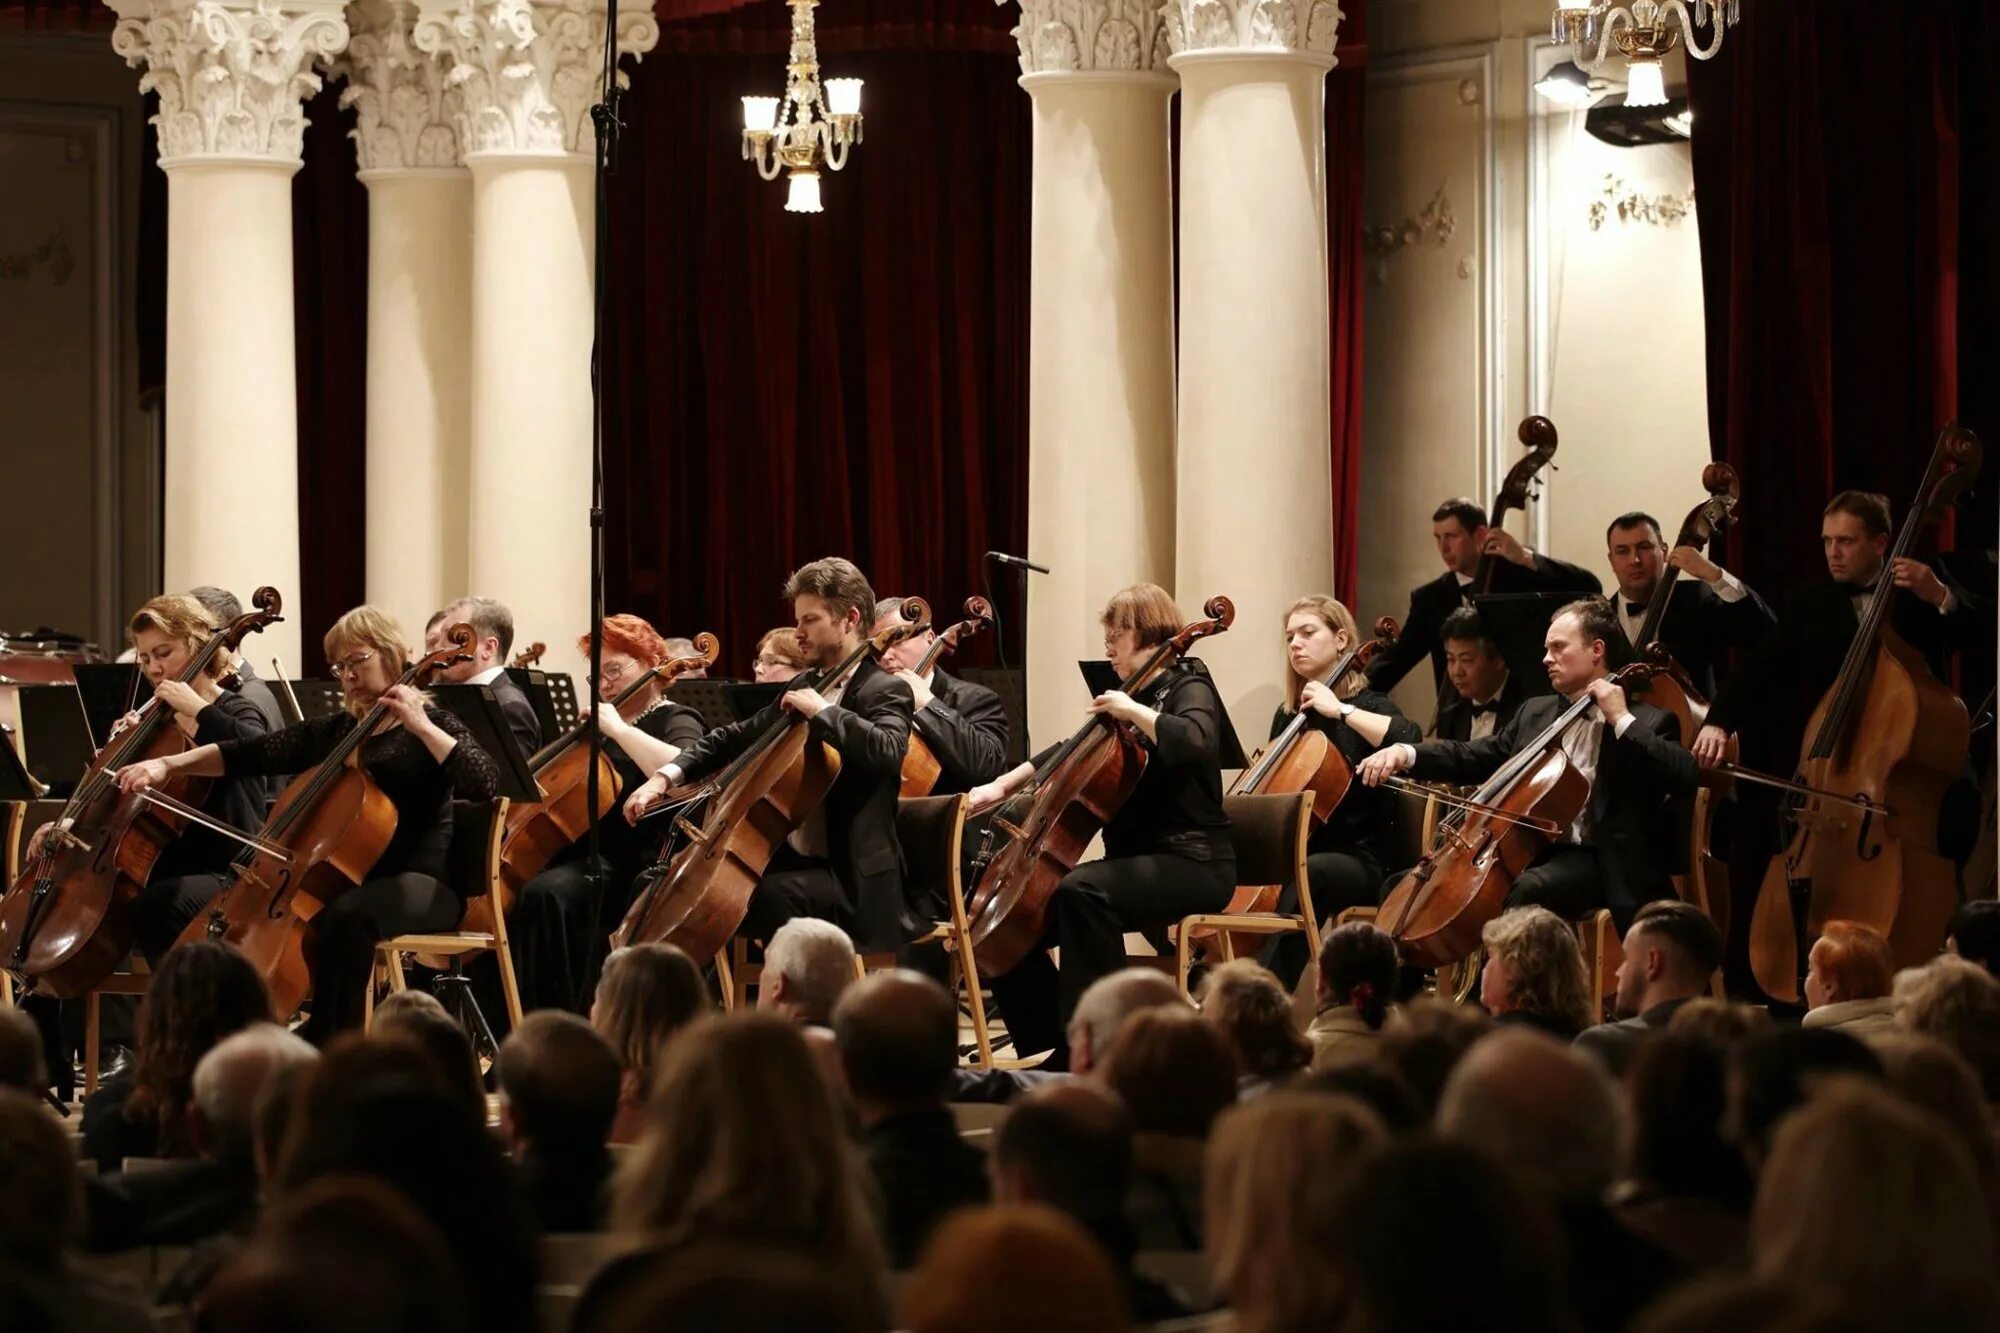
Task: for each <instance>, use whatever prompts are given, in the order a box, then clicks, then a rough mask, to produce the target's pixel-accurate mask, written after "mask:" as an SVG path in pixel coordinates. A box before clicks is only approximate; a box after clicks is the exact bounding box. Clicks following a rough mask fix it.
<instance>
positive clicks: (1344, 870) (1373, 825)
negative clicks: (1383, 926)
mask: <svg viewBox="0 0 2000 1333" xmlns="http://www.w3.org/2000/svg"><path fill="white" fill-rule="evenodd" d="M1360 640H1361V632H1360V630H1359V629H1358V628H1356V626H1355V623H1354V613H1353V612H1352V611H1349V610H1348V609H1347V608H1346V607H1345V606H1343V605H1341V604H1340V603H1339V602H1338V601H1336V600H1334V599H1333V598H1331V597H1327V596H1324V595H1321V594H1317V593H1315V594H1314V595H1312V596H1310V597H1301V598H1299V600H1298V601H1296V602H1293V603H1292V604H1291V606H1290V608H1289V609H1287V610H1286V612H1285V702H1284V703H1283V704H1282V705H1280V706H1279V708H1278V711H1277V713H1276V714H1275V715H1274V716H1273V717H1272V718H1271V735H1272V737H1273V738H1275V737H1276V736H1277V734H1278V733H1279V732H1281V731H1283V730H1284V729H1285V728H1286V727H1288V726H1290V725H1291V723H1292V719H1293V718H1295V717H1297V716H1298V715H1299V714H1301V713H1303V714H1304V715H1305V720H1306V725H1307V726H1309V727H1311V728H1313V729H1314V730H1316V731H1318V732H1321V733H1322V734H1324V735H1325V736H1326V738H1327V740H1328V741H1329V742H1331V743H1332V745H1333V747H1334V748H1335V749H1336V750H1338V751H1340V753H1341V755H1342V757H1343V758H1345V759H1346V760H1347V762H1348V763H1349V764H1350V765H1354V764H1359V763H1360V762H1361V761H1362V760H1363V759H1366V758H1367V757H1368V756H1369V755H1371V754H1374V753H1375V752H1376V751H1377V750H1379V749H1381V748H1382V747H1383V746H1385V745H1397V744H1410V745H1414V744H1416V743H1417V742H1418V741H1420V740H1422V739H1423V738H1424V733H1423V728H1421V727H1419V726H1418V725H1417V724H1416V723H1414V722H1412V721H1410V719H1408V718H1407V717H1404V716H1403V710H1402V709H1400V708H1398V707H1396V702H1395V700H1393V699H1391V698H1390V697H1389V696H1388V695H1386V694H1384V693H1382V692H1381V691H1380V690H1378V689H1376V688H1374V687H1373V686H1372V685H1370V684H1369V683H1368V676H1367V673H1365V672H1363V671H1362V670H1360V669H1359V668H1355V669H1351V670H1349V671H1347V672H1346V673H1345V674H1343V675H1342V676H1341V678H1340V679H1339V680H1337V681H1332V682H1329V681H1328V680H1327V676H1328V675H1329V674H1330V673H1331V672H1332V671H1333V668H1334V666H1335V664H1336V663H1338V662H1339V661H1340V659H1341V658H1342V657H1344V656H1346V655H1347V653H1348V652H1349V650H1351V649H1352V648H1353V647H1354V646H1355V645H1356V644H1357V643H1359V642H1360ZM1395 809H1396V806H1395V794H1394V793H1393V792H1390V791H1387V790H1385V789H1383V788H1381V787H1370V786H1366V785H1364V784H1362V783H1359V782H1356V783H1354V784H1352V785H1351V786H1349V787H1348V789H1347V795H1346V796H1345V797H1343V798H1342V799H1341V802H1340V804H1339V805H1338V806H1336V807H1335V808H1334V811H1333V814H1332V815H1331V816H1330V817H1329V818H1328V819H1327V821H1326V823H1324V824H1322V825H1320V826H1319V827H1318V828H1316V829H1314V830H1313V834H1312V841H1311V842H1310V843H1309V844H1307V851H1308V852H1309V853H1310V855H1309V856H1308V857H1307V858H1306V876H1307V878H1308V880H1310V882H1311V884H1312V895H1313V906H1314V907H1315V908H1316V909H1318V914H1319V917H1320V919H1321V920H1323V921H1331V920H1333V919H1334V918H1335V917H1336V916H1338V915H1339V914H1340V913H1341V912H1342V911H1343V910H1344V909H1346V908H1349V907H1373V906H1374V905H1375V904H1376V903H1377V902H1378V901H1380V898H1381V893H1382V885H1383V880H1384V879H1385V878H1386V877H1387V875H1388V867H1387V865H1386V864H1384V859H1383V858H1384V854H1385V853H1386V851H1387V850H1388V841H1389V829H1390V824H1391V821H1392V820H1393V819H1394V817H1395ZM1278 910H1279V911H1280V912H1296V911H1298V910H1299V895H1298V891H1297V889H1295V888H1294V887H1292V886H1291V885H1286V886H1285V888H1284V891H1283V893H1282V894H1281V895H1280V896H1279V899H1278ZM1311 946H1312V942H1311V941H1310V940H1308V939H1306V937H1305V936H1304V935H1301V934H1299V933H1297V932H1296V931H1294V932H1293V933H1291V934H1289V935H1273V936H1272V937H1271V938H1270V941H1269V942H1268V943H1267V944H1266V945H1265V946H1264V954H1263V958H1262V960H1261V961H1262V962H1263V964H1264V966H1265V967H1268V968H1270V969H1271V971H1272V972H1273V973H1274V974H1276V976H1277V978H1278V980H1279V981H1280V982H1282V983H1284V987H1285V989H1286V990H1287V991H1290V990H1294V989H1296V988H1297V986H1298V984H1299V975H1300V974H1301V973H1302V972H1304V971H1305V967H1306V958H1307V956H1308V954H1309V953H1310V952H1311Z"/></svg>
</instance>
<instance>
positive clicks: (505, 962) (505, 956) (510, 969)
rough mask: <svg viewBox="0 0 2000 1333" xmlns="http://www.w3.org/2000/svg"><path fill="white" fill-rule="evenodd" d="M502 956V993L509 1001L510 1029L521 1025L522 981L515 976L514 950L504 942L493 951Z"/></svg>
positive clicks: (508, 1016) (508, 1021)
mask: <svg viewBox="0 0 2000 1333" xmlns="http://www.w3.org/2000/svg"><path fill="white" fill-rule="evenodd" d="M493 952H494V953H496V954H498V955H499V957H500V993H501V995H502V996H504V997H505V998H506V1001H507V1023H508V1027H509V1029H510V1030H511V1029H513V1028H518V1027H520V1026H521V983H520V982H519V981H518V980H517V979H516V978H515V976H514V950H513V949H512V948H511V947H509V946H508V945H506V944H502V945H501V946H500V947H499V948H498V949H495V950H494V951H493Z"/></svg>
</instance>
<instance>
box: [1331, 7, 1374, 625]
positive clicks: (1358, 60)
mask: <svg viewBox="0 0 2000 1333" xmlns="http://www.w3.org/2000/svg"><path fill="white" fill-rule="evenodd" d="M1343 8H1344V9H1345V10H1346V11H1347V17H1346V18H1345V19H1344V20H1343V21H1342V23H1341V29H1340V49H1339V56H1340V64H1339V65H1337V66H1335V67H1334V71H1333V73H1332V74H1331V75H1329V76H1328V78H1327V84H1326V170H1327V178H1326V197H1327V229H1326V230H1327V234H1326V257H1327V278H1328V303H1327V304H1328V310H1329V312H1330V313H1331V316H1332V321H1333V337H1332V341H1331V343H1330V344H1329V346H1330V347H1331V348H1332V363H1331V364H1330V365H1329V366H1328V367H1327V370H1328V380H1329V383H1330V384H1331V387H1332V409H1333V410H1332V420H1333V438H1332V440H1331V441H1329V445H1330V448H1331V450H1332V453H1333V577H1334V595H1335V596H1336V597H1338V598H1340V600H1341V601H1342V603H1344V604H1345V605H1347V606H1350V607H1351V606H1353V605H1354V597H1355V588H1356V585H1357V579H1358V576H1359V574H1360V571H1359V570H1358V569H1357V568H1356V567H1355V566H1356V562H1357V561H1358V560H1359V559H1360V537H1361V524H1360V519H1359V508H1360V504H1361V354H1362V339H1361V334H1362V308H1361V300H1362V293H1363V292H1364V291H1365V290H1366V288H1367V283H1366V281H1365V278H1366V267H1365V262H1364V261H1365V258H1366V256H1365V255H1364V254H1363V253H1362V248H1361V232H1362V220H1361V202H1362V193H1363V190H1364V189H1365V184H1364V182H1365V173H1364V171H1363V164H1364V155H1365V152H1366V148H1367V141H1366V138H1365V125H1364V122H1363V119H1362V113H1363V109H1364V108H1365V107H1366V106H1367V102H1368V63H1367V61H1368V46H1367V28H1366V13H1365V7H1364V5H1363V3H1362V0H1349V3H1348V4H1346V5H1345V6H1343Z"/></svg>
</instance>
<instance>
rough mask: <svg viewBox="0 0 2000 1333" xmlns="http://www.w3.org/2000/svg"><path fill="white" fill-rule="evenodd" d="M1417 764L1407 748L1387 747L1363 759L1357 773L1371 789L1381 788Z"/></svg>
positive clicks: (1399, 746) (1398, 746)
mask: <svg viewBox="0 0 2000 1333" xmlns="http://www.w3.org/2000/svg"><path fill="white" fill-rule="evenodd" d="M1415 762H1416V760H1415V759H1414V758H1413V757H1412V756H1411V754H1410V752H1409V750H1408V749H1407V748H1406V747H1404V746H1401V745H1385V746H1383V747H1382V748H1381V749H1379V750H1377V751H1376V752H1375V753H1374V754H1371V755H1369V756H1368V757H1367V758H1366V759H1363V760H1362V761H1361V764H1360V767H1359V768H1357V769H1356V770H1355V771H1356V772H1358V773H1359V774H1360V775H1361V780H1362V781H1363V782H1365V783H1367V784H1368V785H1369V786H1371V787H1379V786H1381V785H1382V784H1383V783H1384V782H1386V781H1387V780H1388V779H1390V778H1393V777H1395V776H1396V775H1397V774H1398V773H1400V772H1402V771H1403V770H1404V769H1406V768H1408V767H1409V766H1410V765H1411V764H1413V763H1415Z"/></svg>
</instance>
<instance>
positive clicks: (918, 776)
mask: <svg viewBox="0 0 2000 1333" xmlns="http://www.w3.org/2000/svg"><path fill="white" fill-rule="evenodd" d="M992 623H993V604H992V603H991V602H989V601H987V600H986V599H985V598H984V597H968V598H966V599H965V619H963V620H961V621H959V622H958V623H957V624H955V625H953V626H952V627H951V628H950V629H947V630H946V631H944V633H942V634H940V635H938V636H937V639H936V640H935V641H934V642H933V643H932V644H931V646H930V647H929V648H926V649H925V650H924V655H923V657H922V658H920V659H919V660H918V662H917V665H916V667H915V668H914V669H913V670H914V674H916V675H918V676H926V675H929V674H930V671H931V669H932V668H933V667H935V666H936V665H937V660H938V658H940V657H942V656H944V655H945V654H946V653H949V652H955V651H956V650H957V648H958V645H959V644H960V643H961V642H962V641H964V640H965V639H967V638H970V637H971V636H972V635H974V634H977V633H979V631H981V630H983V629H985V628H986V627H987V626H989V625H991V624H992ZM943 775H944V765H942V764H940V763H939V762H938V757H937V756H936V755H935V754H933V753H932V752H931V747H930V742H929V741H926V740H925V739H924V738H923V737H922V736H919V735H918V734H917V732H916V729H915V728H911V730H910V748H909V750H908V751H907V752H905V753H904V755H903V785H902V788H901V790H900V791H899V792H898V793H897V794H898V795H899V796H901V797H902V798H903V799H904V800H906V801H907V800H912V799H914V798H916V797H919V796H929V795H930V794H931V788H933V787H935V786H937V784H938V779H939V778H940V777H942V776H943Z"/></svg>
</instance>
